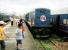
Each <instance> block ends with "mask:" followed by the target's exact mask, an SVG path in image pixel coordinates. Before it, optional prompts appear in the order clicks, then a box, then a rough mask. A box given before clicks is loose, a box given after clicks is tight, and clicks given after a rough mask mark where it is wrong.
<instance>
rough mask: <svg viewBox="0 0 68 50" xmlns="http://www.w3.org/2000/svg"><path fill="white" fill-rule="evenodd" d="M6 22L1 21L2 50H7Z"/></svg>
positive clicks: (0, 42)
mask: <svg viewBox="0 0 68 50" xmlns="http://www.w3.org/2000/svg"><path fill="white" fill-rule="evenodd" d="M4 24H5V22H4V21H0V45H1V50H5V42H4V40H5V38H6V37H7V35H6V34H5V31H4Z"/></svg>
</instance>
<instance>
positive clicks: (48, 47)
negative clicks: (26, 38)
mask: <svg viewBox="0 0 68 50" xmlns="http://www.w3.org/2000/svg"><path fill="white" fill-rule="evenodd" d="M37 42H38V43H39V44H40V45H41V46H42V48H43V50H63V48H62V42H58V41H54V40H50V39H47V40H40V39H37Z"/></svg>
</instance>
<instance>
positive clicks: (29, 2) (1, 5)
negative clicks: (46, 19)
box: [0, 0, 68, 14]
mask: <svg viewBox="0 0 68 50" xmlns="http://www.w3.org/2000/svg"><path fill="white" fill-rule="evenodd" d="M40 7H42V8H49V9H52V10H54V9H61V8H65V7H68V0H0V11H2V12H7V13H13V12H15V13H16V14H24V13H27V12H29V11H31V10H34V9H35V8H40Z"/></svg>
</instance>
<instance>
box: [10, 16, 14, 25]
mask: <svg viewBox="0 0 68 50" xmlns="http://www.w3.org/2000/svg"><path fill="white" fill-rule="evenodd" d="M10 21H11V26H13V18H12V17H10Z"/></svg>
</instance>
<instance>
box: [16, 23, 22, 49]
mask: <svg viewBox="0 0 68 50" xmlns="http://www.w3.org/2000/svg"><path fill="white" fill-rule="evenodd" d="M22 35H23V32H22V24H21V23H19V24H18V28H17V29H16V41H17V50H19V49H21V48H22V40H23V36H22Z"/></svg>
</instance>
